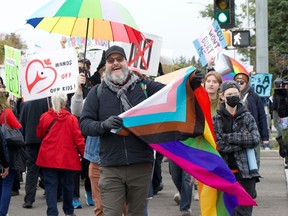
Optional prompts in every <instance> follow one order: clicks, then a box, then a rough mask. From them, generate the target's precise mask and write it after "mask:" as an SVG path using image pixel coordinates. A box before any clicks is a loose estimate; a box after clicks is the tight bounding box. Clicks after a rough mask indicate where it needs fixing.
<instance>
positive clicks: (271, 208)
mask: <svg viewBox="0 0 288 216" xmlns="http://www.w3.org/2000/svg"><path fill="white" fill-rule="evenodd" d="M162 172H163V183H164V189H163V190H162V191H160V192H159V194H158V195H156V196H155V197H154V199H153V200H151V201H150V202H149V216H180V215H181V214H180V212H179V206H177V205H176V203H175V202H174V200H173V196H174V194H175V193H176V188H175V186H174V184H173V182H172V180H171V177H170V174H169V172H168V162H163V163H162ZM260 173H261V176H262V177H263V178H262V179H261V182H259V183H258V184H257V193H258V197H257V199H256V202H257V203H258V206H257V207H254V210H253V216H263V215H264V216H283V215H287V212H288V205H287V203H288V196H287V183H286V181H287V176H288V175H287V170H284V163H283V159H282V158H281V157H279V155H278V150H263V151H261V167H260ZM285 173H286V175H285ZM43 192H44V191H43V190H42V189H41V188H39V189H38V190H37V194H36V202H35V203H34V204H33V208H32V209H23V208H22V204H23V199H24V184H23V183H22V184H21V190H20V195H19V196H15V197H12V200H11V205H10V211H9V216H27V215H29V216H36V215H37V216H44V215H46V203H45V196H44V195H43ZM81 201H82V204H83V208H82V209H76V210H75V213H76V215H78V216H80V215H81V216H93V207H91V206H87V205H86V204H85V196H84V186H83V184H82V185H81ZM58 210H59V215H60V216H63V215H64V214H63V211H62V202H60V203H58ZM192 212H193V216H199V215H200V209H199V201H194V200H193V201H192Z"/></svg>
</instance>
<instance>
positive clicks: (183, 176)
mask: <svg viewBox="0 0 288 216" xmlns="http://www.w3.org/2000/svg"><path fill="white" fill-rule="evenodd" d="M169 172H170V175H171V177H172V180H173V182H174V184H175V186H176V188H177V189H178V191H179V193H180V196H181V199H180V211H188V210H189V209H190V206H191V202H192V189H193V187H192V186H193V184H192V183H191V176H190V175H189V174H188V173H187V172H185V171H184V170H183V169H182V168H180V167H179V166H178V165H177V164H175V163H174V162H173V161H171V160H169Z"/></svg>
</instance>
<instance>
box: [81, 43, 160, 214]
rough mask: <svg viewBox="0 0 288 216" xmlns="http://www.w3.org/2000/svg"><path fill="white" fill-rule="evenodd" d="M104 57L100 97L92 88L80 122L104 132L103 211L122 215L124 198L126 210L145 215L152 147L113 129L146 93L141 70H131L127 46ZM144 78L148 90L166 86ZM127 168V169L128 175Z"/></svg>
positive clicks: (91, 133) (83, 126) (89, 130)
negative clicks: (143, 87)
mask: <svg viewBox="0 0 288 216" xmlns="http://www.w3.org/2000/svg"><path fill="white" fill-rule="evenodd" d="M105 59H106V70H105V76H104V80H103V82H102V84H101V85H102V89H101V94H100V97H99V99H98V98H97V93H96V90H95V89H94V88H92V90H91V91H90V92H89V94H88V96H87V99H86V101H85V104H84V107H83V111H82V115H81V118H80V126H81V129H82V132H83V134H85V135H89V136H100V143H101V145H100V152H101V154H100V161H101V168H100V169H101V175H100V181H99V187H100V191H101V198H102V203H103V212H104V215H120V214H121V212H122V209H123V206H124V203H125V202H126V204H127V215H128V216H130V215H144V212H145V207H146V203H147V197H148V191H149V186H150V181H151V175H152V164H153V160H154V158H153V151H152V149H151V148H150V147H149V146H148V145H147V144H145V143H144V142H143V141H141V140H140V139H138V138H137V137H135V136H134V135H129V136H128V137H125V138H124V137H121V136H119V135H116V134H113V133H111V132H110V130H111V129H115V128H119V127H121V125H122V119H121V118H119V117H117V115H119V114H120V113H122V112H124V111H126V110H128V109H130V108H131V107H132V106H135V105H136V104H138V103H140V102H142V101H143V100H145V99H146V96H145V95H144V93H143V90H142V88H141V84H140V79H139V78H138V76H136V75H135V74H134V73H132V72H131V71H129V70H128V65H127V59H126V54H125V52H124V50H123V48H121V47H119V46H112V47H110V48H109V49H108V50H107V51H106V55H105ZM115 60H116V62H115ZM144 83H145V84H146V88H147V93H148V95H152V94H153V93H155V92H157V91H158V90H160V89H161V88H163V86H164V85H163V84H160V83H156V82H154V81H150V80H145V82H144ZM126 172H128V173H129V175H125V173H126ZM111 181H112V182H111ZM132 185H134V186H132Z"/></svg>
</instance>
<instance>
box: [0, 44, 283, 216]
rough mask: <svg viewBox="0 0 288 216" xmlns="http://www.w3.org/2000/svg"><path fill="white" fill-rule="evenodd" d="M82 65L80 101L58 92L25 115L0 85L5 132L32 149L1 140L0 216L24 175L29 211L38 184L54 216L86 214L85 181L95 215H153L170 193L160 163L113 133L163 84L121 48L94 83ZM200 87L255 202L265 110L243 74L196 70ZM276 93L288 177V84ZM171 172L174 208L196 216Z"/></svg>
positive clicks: (25, 107)
mask: <svg viewBox="0 0 288 216" xmlns="http://www.w3.org/2000/svg"><path fill="white" fill-rule="evenodd" d="M211 63H212V62H210V64H211ZM78 65H79V71H80V73H79V75H78V80H77V88H76V92H75V93H74V94H73V95H66V94H64V93H63V92H61V91H60V92H57V93H55V94H53V95H52V97H51V99H49V98H45V99H39V100H34V101H27V102H22V103H19V104H20V105H19V112H14V113H13V110H12V109H11V107H10V106H9V103H8V100H7V99H8V96H9V95H7V91H6V88H5V85H4V83H3V80H2V79H1V80H0V81H1V83H0V84H1V85H0V111H1V116H0V117H1V119H0V121H1V124H7V125H8V126H9V127H11V128H17V129H20V131H21V132H22V133H23V136H24V140H25V147H22V148H16V149H13V148H9V147H7V143H6V140H5V136H3V133H1V136H0V143H1V145H0V156H1V157H0V162H1V178H0V216H6V215H7V214H8V210H9V203H10V200H11V195H12V191H15V190H16V191H17V182H18V184H19V182H20V180H21V177H22V172H26V173H27V174H26V181H25V182H26V184H25V197H24V204H23V208H32V207H33V203H34V202H35V195H36V189H37V184H38V182H39V179H40V183H39V185H41V187H43V188H44V189H45V198H46V203H47V211H46V214H47V215H49V216H57V215H59V211H58V209H57V202H59V201H62V202H63V212H64V214H65V215H71V216H73V215H75V213H74V209H75V208H81V206H82V203H81V202H80V201H79V197H80V193H79V190H80V179H81V178H82V179H85V180H84V186H85V196H86V200H87V205H91V206H94V215H95V216H101V215H107V216H122V215H127V216H138V215H139V216H143V215H148V201H149V199H150V198H151V197H153V196H154V195H156V194H157V193H158V192H159V191H161V190H162V189H163V183H162V179H161V162H162V159H163V156H162V155H161V154H159V153H156V152H153V150H152V148H150V147H149V146H148V145H147V144H146V143H144V142H143V141H142V140H141V139H140V138H139V137H137V136H135V135H133V134H129V135H128V136H127V137H123V136H120V135H117V134H114V133H111V132H110V131H111V129H118V128H120V127H121V126H122V124H123V120H122V119H121V118H120V117H119V114H121V113H123V112H125V111H127V110H129V109H130V108H132V107H134V106H136V105H137V104H139V103H141V102H142V101H144V100H145V99H146V98H148V97H150V96H151V95H153V94H154V93H156V92H158V91H159V90H161V89H162V88H163V87H164V84H161V83H159V82H155V81H153V80H151V79H148V78H146V77H145V76H143V75H141V74H140V73H139V72H138V71H132V69H130V68H129V67H128V62H127V57H126V54H125V52H124V49H123V48H122V47H119V46H112V47H110V48H109V49H108V50H107V51H105V52H103V56H102V59H101V62H100V64H99V66H98V68H97V71H96V72H95V73H94V74H93V75H92V76H91V73H90V65H91V63H90V61H89V60H87V59H86V60H83V59H79V61H78ZM208 66H209V67H210V66H211V65H208ZM133 70H135V69H133ZM278 81H279V80H278ZM201 85H203V87H204V88H205V89H206V91H207V97H209V98H210V102H211V115H212V120H213V125H214V131H215V135H216V142H217V145H218V151H219V153H220V154H221V156H222V157H223V159H224V160H225V162H226V163H227V165H228V166H229V168H230V169H231V171H232V172H233V173H234V175H235V177H236V179H237V181H238V182H239V183H240V184H241V185H242V186H243V188H244V189H245V190H246V191H247V193H249V194H250V195H251V197H252V198H256V196H257V192H256V183H257V182H259V178H260V177H261V176H260V174H259V173H260V172H259V170H260V148H263V149H268V148H269V127H268V124H267V118H266V113H265V109H264V104H263V101H262V100H261V98H260V97H259V96H258V95H257V94H256V93H255V92H254V91H253V88H252V87H251V85H250V77H249V75H248V74H246V73H238V74H236V75H235V76H234V80H229V81H222V78H221V75H220V74H219V73H217V72H216V71H214V69H213V67H212V68H211V69H209V71H208V72H207V73H206V74H205V76H204V77H203V75H202V73H201V72H200V71H199V70H197V69H196V71H195V72H194V74H193V75H192V78H191V79H190V86H191V88H192V89H193V90H195V89H197V88H199V87H200V86H201ZM275 89H279V90H277V91H275V94H274V95H273V97H271V100H270V102H271V103H270V108H271V109H270V110H271V113H273V120H274V126H275V127H276V128H277V131H278V136H277V138H276V139H277V141H278V143H279V146H280V151H279V153H280V155H281V156H282V157H283V158H285V160H286V161H285V162H286V163H287V166H286V167H285V168H288V150H287V149H288V148H287V146H288V143H287V139H288V132H287V130H288V117H287V116H288V113H287V100H288V96H287V91H288V90H287V89H288V80H286V81H285V79H282V80H281V82H280V83H279V82H278V83H277V82H275ZM285 92H286V95H285ZM283 95H284V96H283ZM283 104H285V105H284V108H283ZM283 109H284V111H283ZM285 111H286V113H285ZM23 149H24V150H23ZM251 152H252V153H251ZM23 164H24V168H23ZM20 167H21V168H20ZM169 171H170V174H171V179H172V180H173V182H174V184H175V186H176V188H177V190H178V193H177V194H175V196H174V200H175V201H176V202H177V203H178V204H179V211H180V212H181V214H182V215H183V216H184V215H187V216H189V215H192V213H191V208H190V207H191V202H192V195H193V191H194V192H195V191H196V190H195V189H197V187H196V186H197V185H193V184H195V182H196V181H195V180H194V178H193V177H192V176H191V175H189V174H188V173H186V172H185V171H184V170H182V169H181V168H180V167H179V166H178V165H177V164H176V163H174V162H173V161H171V160H169ZM15 185H16V186H15ZM14 189H15V190H14ZM18 189H19V188H18ZM252 210H253V207H252V206H238V207H236V208H235V210H234V214H233V215H235V216H236V215H245V216H249V215H252ZM43 214H44V213H43Z"/></svg>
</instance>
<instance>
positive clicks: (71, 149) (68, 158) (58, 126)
mask: <svg viewBox="0 0 288 216" xmlns="http://www.w3.org/2000/svg"><path fill="white" fill-rule="evenodd" d="M66 103H67V95H66V94H64V93H63V92H56V93H55V94H54V95H53V96H52V109H50V110H49V111H48V112H46V113H43V114H42V116H41V118H40V121H39V124H38V126H37V129H36V132H37V136H38V137H39V138H40V139H43V140H42V143H41V147H40V150H39V153H38V157H37V161H36V165H38V166H40V167H42V168H43V174H44V183H45V192H46V203H47V215H58V214H59V213H58V209H57V187H58V181H62V184H63V211H64V213H65V215H74V208H73V206H72V200H73V176H74V174H75V171H80V170H81V162H80V157H79V153H78V152H80V153H81V155H83V153H84V148H85V146H84V137H83V136H82V134H81V131H80V128H79V124H78V120H77V118H76V117H75V116H73V115H72V114H71V113H70V112H68V111H67V110H66V109H65V107H66Z"/></svg>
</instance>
